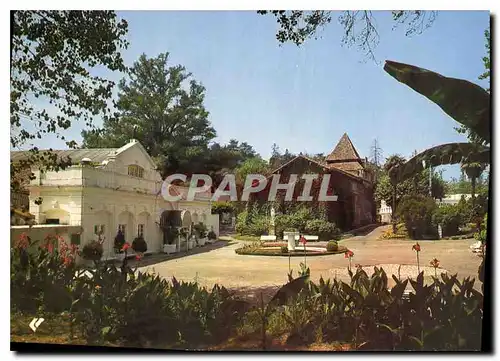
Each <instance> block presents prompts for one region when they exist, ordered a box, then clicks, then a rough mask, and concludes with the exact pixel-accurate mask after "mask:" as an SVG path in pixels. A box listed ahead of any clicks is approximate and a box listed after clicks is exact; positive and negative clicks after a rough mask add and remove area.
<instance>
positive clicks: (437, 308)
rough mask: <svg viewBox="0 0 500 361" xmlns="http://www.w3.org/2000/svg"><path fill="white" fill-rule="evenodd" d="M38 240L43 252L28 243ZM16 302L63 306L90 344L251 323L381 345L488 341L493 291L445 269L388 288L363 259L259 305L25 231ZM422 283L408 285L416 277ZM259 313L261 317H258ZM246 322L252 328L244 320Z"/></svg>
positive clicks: (167, 341)
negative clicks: (340, 274) (75, 256)
mask: <svg viewBox="0 0 500 361" xmlns="http://www.w3.org/2000/svg"><path fill="white" fill-rule="evenodd" d="M28 250H30V251H33V252H28ZM11 256H12V260H11V261H12V262H11V297H12V298H11V305H12V308H13V310H16V311H21V312H31V313H32V314H33V315H37V316H38V317H40V316H45V317H49V316H48V315H45V313H49V312H51V313H59V314H61V313H63V314H65V315H68V316H69V321H70V324H71V330H70V335H69V336H70V339H72V338H71V334H72V333H73V332H74V330H79V333H80V334H81V335H83V336H84V337H85V340H86V342H87V344H90V345H93V344H104V343H106V342H112V343H114V344H119V345H127V346H135V347H155V346H156V347H158V346H161V347H170V348H187V347H189V348H200V347H204V346H206V345H208V344H217V343H220V342H222V341H223V340H227V339H228V338H229V337H230V335H231V334H232V331H233V330H234V329H235V328H236V327H237V325H241V324H242V323H248V326H247V330H248V332H254V331H256V330H258V329H260V331H261V336H262V340H263V345H265V344H266V343H265V341H266V334H267V332H272V333H273V336H281V335H285V334H286V335H287V337H288V342H291V343H294V344H297V343H298V342H300V343H303V344H311V343H313V342H315V341H317V340H321V341H322V342H343V343H349V344H353V345H354V348H355V349H371V350H398V351H399V350H406V351H408V350H426V351H431V350H432V351H436V350H439V351H456V350H479V349H480V347H481V329H482V314H483V308H482V307H483V296H482V295H481V293H479V292H478V291H476V290H475V289H474V288H473V285H474V280H470V279H468V278H466V279H464V280H463V281H461V282H460V281H459V280H458V279H457V276H456V275H455V276H451V277H450V276H448V275H447V274H446V273H443V274H441V277H440V278H437V277H433V282H432V283H431V284H427V285H425V284H424V274H423V273H420V274H419V275H418V277H417V279H416V280H413V279H411V280H404V281H400V280H399V279H398V278H397V277H395V276H393V277H392V278H393V280H394V282H395V286H394V287H393V288H392V289H390V290H389V289H388V277H387V275H386V274H385V272H384V271H383V270H382V269H378V268H376V267H375V268H374V272H373V274H372V276H371V277H370V276H368V274H367V273H366V272H365V271H364V270H362V269H358V270H357V271H356V273H355V274H353V273H352V272H351V271H349V274H350V276H351V280H350V282H349V283H345V282H342V281H338V280H333V281H331V280H324V279H323V278H320V280H319V282H318V283H314V282H311V280H310V270H309V269H308V268H307V267H306V266H305V265H304V264H301V270H300V272H299V273H300V274H301V275H302V276H300V277H298V278H296V279H293V278H292V277H291V275H289V282H288V283H287V284H285V285H284V286H283V287H281V288H280V289H279V290H278V291H277V292H276V294H275V295H274V296H273V297H272V299H271V301H270V302H269V303H267V304H265V303H264V301H263V298H262V297H261V302H260V305H259V306H254V307H253V308H250V307H249V305H248V304H247V303H246V302H243V301H241V300H238V299H236V298H235V297H234V296H232V295H231V294H230V293H229V292H228V291H227V290H226V289H225V288H224V287H220V286H218V285H215V286H214V287H213V288H212V289H211V290H207V289H205V288H200V287H199V286H198V285H197V284H196V283H186V282H178V281H177V280H176V279H175V278H173V279H172V281H171V282H168V281H166V280H164V279H162V278H160V277H159V276H158V275H154V274H146V273H142V272H137V270H132V269H131V268H130V267H128V266H127V263H126V261H125V260H124V263H123V265H122V267H121V269H119V268H117V267H115V266H114V265H111V264H106V263H99V264H97V265H96V267H95V269H91V270H85V273H88V274H89V275H88V276H87V275H85V274H84V273H83V272H81V271H80V270H78V269H77V268H76V267H75V265H74V263H71V262H70V263H66V262H65V260H64V258H61V256H60V255H59V254H58V252H51V250H49V249H48V247H44V248H40V247H38V248H36V247H34V245H33V244H32V243H31V242H30V240H29V239H28V240H26V239H24V240H23V242H18V243H16V245H15V246H14V247H13V248H12V249H11ZM408 284H410V285H411V287H412V288H413V291H412V292H411V293H410V294H409V296H406V295H405V294H404V291H405V289H406V288H407V285H408ZM249 321H252V322H249ZM243 331H245V329H244V328H243Z"/></svg>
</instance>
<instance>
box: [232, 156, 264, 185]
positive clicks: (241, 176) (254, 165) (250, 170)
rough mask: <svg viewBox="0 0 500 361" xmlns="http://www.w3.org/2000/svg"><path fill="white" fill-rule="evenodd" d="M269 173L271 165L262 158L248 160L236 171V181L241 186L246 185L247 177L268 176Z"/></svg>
mask: <svg viewBox="0 0 500 361" xmlns="http://www.w3.org/2000/svg"><path fill="white" fill-rule="evenodd" d="M269 172H270V169H269V164H268V163H267V162H266V161H265V160H263V159H262V158H260V157H252V158H248V159H246V160H245V161H244V162H243V163H241V164H240V165H239V166H238V167H237V168H236V169H235V173H236V181H237V182H238V183H239V184H241V185H244V184H245V180H246V178H247V175H249V174H261V175H266V174H268V173H269Z"/></svg>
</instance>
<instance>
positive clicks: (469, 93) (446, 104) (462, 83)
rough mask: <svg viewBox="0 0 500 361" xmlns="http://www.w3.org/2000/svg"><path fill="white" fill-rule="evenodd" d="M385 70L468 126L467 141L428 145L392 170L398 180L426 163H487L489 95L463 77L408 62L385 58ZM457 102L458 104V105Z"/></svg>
mask: <svg viewBox="0 0 500 361" xmlns="http://www.w3.org/2000/svg"><path fill="white" fill-rule="evenodd" d="M384 70H385V71H386V72H387V73H389V75H391V76H392V77H394V78H395V79H396V80H398V81H399V82H401V83H403V84H405V85H407V86H409V87H410V88H412V89H413V90H415V91H416V92H418V93H420V94H422V95H423V96H425V97H427V98H428V99H429V100H430V101H432V102H434V103H435V104H436V105H438V106H439V107H440V108H441V109H442V110H443V111H444V112H445V113H447V114H448V115H449V116H450V117H451V118H453V119H454V120H456V121H457V122H458V123H460V124H461V125H463V126H465V127H466V128H467V131H468V132H469V134H471V135H472V136H471V137H469V138H470V139H471V142H470V143H449V144H442V145H438V146H435V147H432V148H429V149H427V150H425V151H423V152H421V153H419V154H417V155H415V156H414V157H413V158H411V159H410V160H409V161H408V162H406V163H405V164H403V165H400V166H399V167H397V168H396V169H395V173H394V179H396V180H397V182H403V181H404V180H406V179H408V178H410V177H412V176H414V175H415V174H417V173H419V172H420V171H421V170H422V169H423V162H424V161H425V163H426V164H427V166H432V167H436V166H439V165H444V164H457V163H462V164H470V163H476V162H477V163H480V164H489V163H490V158H491V154H490V147H489V146H487V145H488V144H490V140H491V134H490V129H491V115H490V113H491V112H490V111H489V110H490V101H491V100H490V98H491V97H490V95H489V94H488V92H487V91H485V90H484V89H483V88H481V87H480V86H478V85H476V84H473V83H471V82H469V81H466V80H463V79H454V78H448V77H445V76H443V75H441V74H438V73H435V72H432V71H429V70H427V69H422V68H419V67H416V66H413V65H409V64H401V63H396V62H393V61H386V63H385V66H384ZM457 104H459V106H457Z"/></svg>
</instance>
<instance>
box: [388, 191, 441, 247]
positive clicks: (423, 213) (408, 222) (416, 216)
mask: <svg viewBox="0 0 500 361" xmlns="http://www.w3.org/2000/svg"><path fill="white" fill-rule="evenodd" d="M436 207H437V206H436V202H435V201H434V199H432V198H429V197H424V196H420V195H414V196H405V197H403V199H402V200H401V202H400V204H399V206H398V210H397V214H398V217H399V218H400V219H401V220H402V221H403V222H404V224H405V227H406V229H407V230H408V233H409V235H410V237H411V238H412V239H421V238H422V237H423V236H424V235H430V234H434V233H435V232H436V230H434V229H433V227H432V214H433V213H434V211H435V209H436Z"/></svg>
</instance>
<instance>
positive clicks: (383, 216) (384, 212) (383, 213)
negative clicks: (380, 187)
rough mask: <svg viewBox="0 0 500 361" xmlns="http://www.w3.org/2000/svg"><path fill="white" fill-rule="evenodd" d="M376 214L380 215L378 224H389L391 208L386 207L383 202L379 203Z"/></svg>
mask: <svg viewBox="0 0 500 361" xmlns="http://www.w3.org/2000/svg"><path fill="white" fill-rule="evenodd" d="M378 214H379V215H380V222H382V223H391V219H392V218H391V216H392V208H391V207H390V206H388V205H387V204H386V203H385V201H383V200H382V201H380V208H379V210H378Z"/></svg>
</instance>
